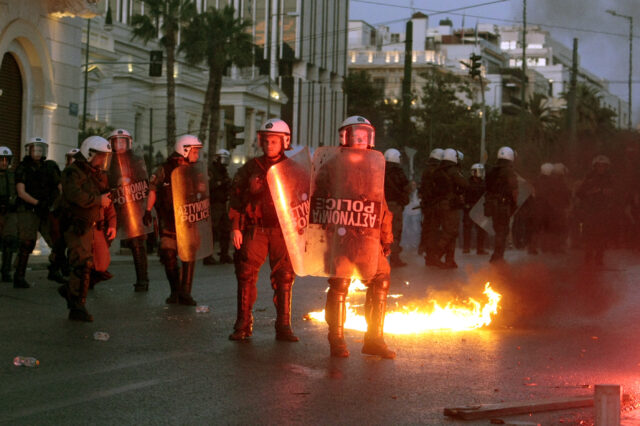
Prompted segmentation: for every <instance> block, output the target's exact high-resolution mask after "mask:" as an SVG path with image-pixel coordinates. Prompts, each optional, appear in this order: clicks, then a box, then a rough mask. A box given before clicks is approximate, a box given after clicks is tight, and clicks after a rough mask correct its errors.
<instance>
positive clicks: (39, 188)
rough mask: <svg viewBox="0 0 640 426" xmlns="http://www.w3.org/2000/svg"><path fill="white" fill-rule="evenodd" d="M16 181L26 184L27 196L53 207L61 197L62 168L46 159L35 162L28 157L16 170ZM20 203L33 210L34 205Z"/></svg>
mask: <svg viewBox="0 0 640 426" xmlns="http://www.w3.org/2000/svg"><path fill="white" fill-rule="evenodd" d="M15 180H16V183H23V184H24V186H25V191H26V192H27V194H29V195H31V196H32V197H33V198H35V199H36V200H39V201H41V202H44V203H46V205H47V206H51V205H53V202H54V201H55V199H56V198H57V197H58V195H59V190H58V184H59V183H60V168H59V167H58V164H56V162H55V161H52V160H45V159H44V158H43V159H42V160H40V161H34V160H33V159H32V158H31V157H30V156H26V157H24V159H23V160H22V162H21V163H20V164H19V165H18V167H17V169H16V174H15ZM18 203H19V205H24V206H26V207H29V208H33V205H31V204H29V203H27V202H26V201H24V200H22V199H19V200H18Z"/></svg>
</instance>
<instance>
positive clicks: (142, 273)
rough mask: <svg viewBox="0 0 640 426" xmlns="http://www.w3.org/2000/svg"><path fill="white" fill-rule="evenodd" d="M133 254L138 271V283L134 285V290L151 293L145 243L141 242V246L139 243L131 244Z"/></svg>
mask: <svg viewBox="0 0 640 426" xmlns="http://www.w3.org/2000/svg"><path fill="white" fill-rule="evenodd" d="M131 254H132V255H133V265H134V266H135V269H136V283H135V284H134V285H133V289H134V291H136V292H144V291H149V275H148V273H147V249H146V247H145V246H144V241H140V244H138V243H137V242H134V243H133V244H131Z"/></svg>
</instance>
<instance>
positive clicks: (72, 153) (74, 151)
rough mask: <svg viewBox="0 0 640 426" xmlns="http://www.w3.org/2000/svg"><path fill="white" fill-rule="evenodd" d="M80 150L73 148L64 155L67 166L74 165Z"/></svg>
mask: <svg viewBox="0 0 640 426" xmlns="http://www.w3.org/2000/svg"><path fill="white" fill-rule="evenodd" d="M79 152H80V150H79V149H78V148H73V149H70V150H69V151H67V153H66V154H65V155H64V156H65V159H66V162H65V164H66V165H67V166H68V165H69V164H71V163H73V162H74V161H75V158H74V157H75V156H76V154H77V153H79Z"/></svg>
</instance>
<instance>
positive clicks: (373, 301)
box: [325, 116, 396, 359]
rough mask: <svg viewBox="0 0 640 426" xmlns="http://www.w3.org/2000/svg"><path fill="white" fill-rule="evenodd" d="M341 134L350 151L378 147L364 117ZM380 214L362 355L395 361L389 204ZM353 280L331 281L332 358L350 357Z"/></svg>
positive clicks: (351, 120) (353, 120)
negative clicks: (389, 315)
mask: <svg viewBox="0 0 640 426" xmlns="http://www.w3.org/2000/svg"><path fill="white" fill-rule="evenodd" d="M339 134H340V145H341V146H343V147H346V148H348V149H372V148H373V147H374V144H375V130H374V128H373V126H372V125H371V123H370V122H369V120H367V119H366V118H364V117H360V116H352V117H348V118H347V119H346V120H344V121H343V122H342V125H341V126H340V129H339ZM346 174H348V171H346ZM380 215H381V225H380V245H379V250H380V252H379V254H378V265H377V269H376V273H375V275H374V277H373V278H372V279H370V280H367V281H366V282H365V283H364V284H365V285H366V286H367V293H366V298H365V306H364V310H365V318H366V321H367V331H366V333H365V335H364V344H363V346H362V353H364V354H367V355H377V356H380V357H382V358H388V359H393V358H395V356H396V353H395V352H394V351H392V350H391V349H389V348H388V347H387V344H386V343H385V341H384V318H385V315H386V308H387V294H388V293H389V284H390V273H391V268H390V266H389V262H388V261H387V258H386V256H388V255H389V253H390V251H391V244H392V242H393V234H392V232H391V221H392V217H391V214H390V212H389V209H388V208H387V205H386V202H384V203H383V204H382V208H381V212H380ZM350 281H351V280H350V279H349V278H339V277H332V278H329V292H328V293H327V303H326V305H325V318H326V321H327V324H328V326H329V334H328V339H329V345H330V353H331V356H332V357H338V358H345V357H348V356H349V350H348V349H347V344H346V342H345V340H344V322H345V319H346V298H347V293H348V291H349V284H350Z"/></svg>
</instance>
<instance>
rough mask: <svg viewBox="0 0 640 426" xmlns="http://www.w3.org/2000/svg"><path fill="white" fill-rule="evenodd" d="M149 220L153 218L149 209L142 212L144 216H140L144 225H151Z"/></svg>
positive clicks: (151, 220)
mask: <svg viewBox="0 0 640 426" xmlns="http://www.w3.org/2000/svg"><path fill="white" fill-rule="evenodd" d="M151 222H153V218H152V217H151V211H150V210H146V211H145V212H144V216H142V223H144V226H149V225H151Z"/></svg>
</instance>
